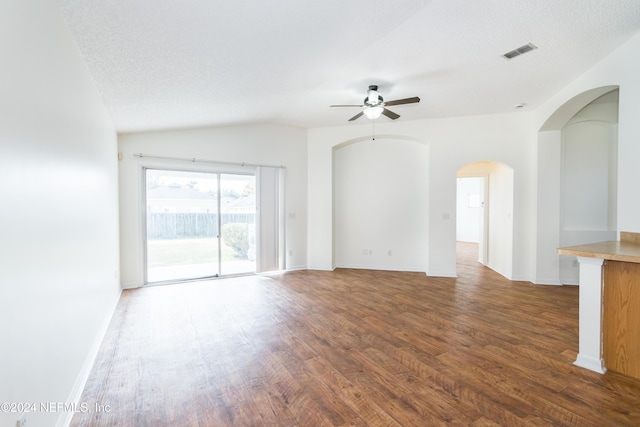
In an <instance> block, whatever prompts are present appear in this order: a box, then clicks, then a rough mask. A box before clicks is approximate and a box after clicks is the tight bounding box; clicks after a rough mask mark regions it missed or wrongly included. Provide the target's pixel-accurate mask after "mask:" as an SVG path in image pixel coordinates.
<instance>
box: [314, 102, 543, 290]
mask: <svg viewBox="0 0 640 427" xmlns="http://www.w3.org/2000/svg"><path fill="white" fill-rule="evenodd" d="M530 119H531V115H530V114H528V113H526V112H518V113H513V114H503V115H487V116H475V117H457V118H448V119H432V120H417V121H404V122H389V121H385V119H384V118H382V119H380V120H379V121H378V122H377V124H376V142H378V141H386V140H407V141H416V142H419V143H422V144H426V145H427V146H428V153H429V154H428V157H429V163H428V164H425V165H424V169H425V170H427V171H428V182H429V190H428V193H429V195H428V198H429V199H428V216H427V217H426V218H425V221H428V223H427V238H428V248H427V249H426V252H425V254H424V257H425V259H426V260H427V264H426V266H427V268H426V272H427V274H429V275H433V276H455V275H456V258H455V257H456V254H455V241H456V226H455V212H456V175H457V171H458V169H459V168H460V167H462V166H463V165H465V164H468V163H472V162H476V161H483V160H494V161H497V162H501V163H505V164H507V165H509V166H511V167H512V168H513V169H514V177H515V179H514V182H515V184H514V185H515V188H514V194H515V199H514V216H513V221H514V232H513V233H514V234H513V245H514V254H515V256H514V259H513V263H512V264H513V265H512V266H509V268H508V271H511V272H512V278H518V279H521V278H528V277H531V271H530V268H531V263H530V259H531V257H532V256H533V254H532V252H531V251H532V248H533V244H532V242H533V241H534V239H535V235H533V234H532V232H531V229H532V225H533V224H534V223H535V217H534V216H533V212H532V206H534V202H535V197H534V189H535V179H534V178H535V177H534V175H533V171H534V164H533V163H532V161H531V159H532V158H533V152H534V150H535V144H534V142H535V132H534V131H533V128H532V127H531V125H532V122H531V120H530ZM363 123H364V124H363V125H348V126H341V127H333V128H319V129H310V130H309V169H308V173H309V190H308V193H309V196H308V209H309V227H308V246H309V250H308V256H309V261H308V265H309V267H310V268H321V269H332V268H334V267H335V266H336V263H335V260H334V241H333V239H334V238H333V231H334V222H333V212H334V205H333V200H334V194H333V189H332V184H331V183H332V178H333V174H334V164H333V156H332V152H333V148H334V147H335V146H338V145H341V144H344V143H348V142H355V141H366V140H369V139H371V133H370V132H371V125H370V123H368V122H363ZM392 185H397V186H401V185H402V183H401V182H400V181H399V180H398V179H396V180H395V181H394V182H393V183H392ZM390 244H392V242H390V241H385V242H381V243H380V246H381V247H384V246H388V245H390ZM383 265H384V264H382V263H380V264H378V265H377V267H380V268H383Z"/></svg>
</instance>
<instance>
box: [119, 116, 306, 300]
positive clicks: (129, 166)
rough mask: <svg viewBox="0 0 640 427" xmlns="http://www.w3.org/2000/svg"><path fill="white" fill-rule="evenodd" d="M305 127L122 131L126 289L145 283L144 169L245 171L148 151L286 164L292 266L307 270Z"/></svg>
mask: <svg viewBox="0 0 640 427" xmlns="http://www.w3.org/2000/svg"><path fill="white" fill-rule="evenodd" d="M306 135H307V134H306V131H305V130H303V129H298V128H292V127H284V126H276V125H255V126H242V127H233V126H231V127H220V128H201V129H187V130H174V131H162V132H145V133H131V134H123V135H120V136H119V138H118V141H119V142H118V146H119V150H120V152H121V153H122V160H121V161H120V162H119V177H120V240H121V245H120V254H121V256H120V260H121V266H122V267H121V268H122V285H123V287H124V288H133V287H139V286H142V285H143V283H144V243H143V229H142V224H143V221H142V212H141V207H142V174H141V173H142V167H143V166H154V167H166V168H179V169H183V168H184V169H188V170H213V171H242V170H245V171H246V170H247V169H246V168H242V167H231V166H223V165H214V164H208V163H200V162H196V163H192V162H180V161H169V160H158V159H150V158H142V159H140V158H138V157H135V156H133V154H134V153H143V154H147V155H156V156H165V157H180V158H185V157H186V158H196V159H201V160H215V161H219V162H239V163H242V162H245V163H253V164H265V165H274V166H285V168H286V183H285V205H286V206H285V208H286V213H285V215H286V218H287V219H286V247H287V260H286V264H287V269H301V268H306V260H307V253H306V249H307V248H306V242H305V237H306V236H305V233H306V229H307V210H306V208H307V207H306V189H307V146H306Z"/></svg>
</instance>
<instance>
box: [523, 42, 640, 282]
mask: <svg viewBox="0 0 640 427" xmlns="http://www.w3.org/2000/svg"><path fill="white" fill-rule="evenodd" d="M639 53H640V35H637V36H635V37H634V38H632V39H631V40H630V41H628V42H627V43H625V44H624V45H623V46H621V47H620V48H618V49H617V50H615V51H614V52H612V53H611V54H610V55H609V56H608V57H606V58H605V59H604V60H602V61H601V62H600V63H598V64H597V65H596V66H594V67H593V68H592V69H590V70H588V71H587V72H585V73H584V74H583V75H581V76H580V77H579V78H577V79H576V80H575V81H573V82H571V83H570V84H569V85H567V86H566V87H564V88H563V89H562V90H561V91H559V92H558V93H557V94H556V95H555V96H554V97H553V98H551V99H550V100H549V101H548V102H546V103H545V104H543V105H542V106H541V107H540V108H538V109H537V110H536V111H535V118H534V120H535V127H536V129H538V130H540V132H539V133H538V153H537V155H536V157H537V167H538V179H537V193H538V199H537V201H536V207H535V210H536V212H537V218H538V219H537V222H536V227H535V230H536V231H537V243H536V258H535V259H534V265H535V271H536V276H535V277H534V278H533V281H535V282H536V283H555V284H558V283H560V282H561V280H560V268H559V256H558V255H557V253H556V252H555V250H556V249H557V247H558V246H560V234H559V232H558V230H559V228H560V226H559V222H560V214H559V210H560V209H559V201H560V198H559V197H558V198H557V199H555V197H553V198H550V197H545V196H548V195H549V194H553V193H556V192H558V191H559V188H560V181H559V180H560V164H559V160H560V158H561V157H560V143H561V132H560V129H562V127H563V126H564V125H565V124H566V123H567V122H568V121H569V120H570V119H571V117H573V116H574V115H575V114H576V113H577V112H578V111H579V110H581V109H582V108H583V107H584V106H586V105H587V104H588V103H589V102H591V101H593V100H594V99H596V98H598V97H599V96H601V95H603V94H604V93H606V92H609V91H611V90H612V89H615V88H616V87H619V90H620V97H619V109H618V120H619V122H618V123H619V124H618V147H617V148H618V163H617V209H616V211H617V221H616V223H617V231H631V232H640V199H639V198H638V197H637V183H638V182H640V168H638V162H639V161H640V144H638V141H639V140H640V121H639V120H638V117H640V80H639V79H638V78H637V76H638V75H640V54H639Z"/></svg>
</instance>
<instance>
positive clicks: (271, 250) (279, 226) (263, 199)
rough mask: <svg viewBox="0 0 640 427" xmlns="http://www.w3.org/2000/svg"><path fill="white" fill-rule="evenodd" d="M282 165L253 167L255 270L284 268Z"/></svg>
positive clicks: (260, 271) (259, 271) (264, 270)
mask: <svg viewBox="0 0 640 427" xmlns="http://www.w3.org/2000/svg"><path fill="white" fill-rule="evenodd" d="M284 173H285V171H284V168H272V167H266V166H260V167H258V168H256V202H257V214H258V215H257V218H256V225H257V230H258V232H257V236H256V245H257V248H258V250H257V251H256V252H257V255H256V256H257V265H256V272H258V273H262V272H266V271H277V270H284V269H285V268H286V265H285V258H286V257H285V253H286V252H285V251H286V249H285V221H284V219H285V209H284Z"/></svg>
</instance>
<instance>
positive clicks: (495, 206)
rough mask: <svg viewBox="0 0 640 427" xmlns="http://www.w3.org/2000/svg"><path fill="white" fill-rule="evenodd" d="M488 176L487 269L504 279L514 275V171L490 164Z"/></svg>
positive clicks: (504, 166)
mask: <svg viewBox="0 0 640 427" xmlns="http://www.w3.org/2000/svg"><path fill="white" fill-rule="evenodd" d="M492 165H493V168H492V170H491V171H490V173H489V232H488V234H489V236H488V245H487V247H488V252H489V256H488V262H487V266H488V267H490V268H491V269H493V270H495V271H497V272H498V273H500V274H502V275H503V276H505V277H512V273H513V258H514V256H515V254H514V252H513V200H514V194H513V185H514V183H513V169H511V168H510V167H508V166H506V165H504V164H500V163H492Z"/></svg>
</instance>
